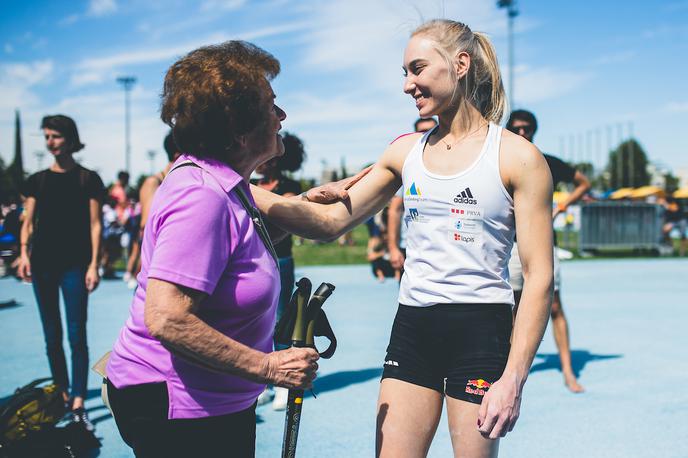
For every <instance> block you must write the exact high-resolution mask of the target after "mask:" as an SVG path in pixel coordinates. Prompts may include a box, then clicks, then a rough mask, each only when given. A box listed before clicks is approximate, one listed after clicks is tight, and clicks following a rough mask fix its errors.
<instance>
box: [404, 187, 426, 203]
mask: <svg viewBox="0 0 688 458" xmlns="http://www.w3.org/2000/svg"><path fill="white" fill-rule="evenodd" d="M404 200H408V201H411V202H420V201H423V200H425V198H424V197H423V193H422V192H421V190H420V186H416V183H415V182H413V183H411V186H409V187H408V188H407V189H406V192H405V193H404Z"/></svg>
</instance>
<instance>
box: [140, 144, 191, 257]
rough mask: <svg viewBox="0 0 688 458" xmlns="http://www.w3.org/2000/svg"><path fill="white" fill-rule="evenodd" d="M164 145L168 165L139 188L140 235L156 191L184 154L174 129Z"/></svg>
mask: <svg viewBox="0 0 688 458" xmlns="http://www.w3.org/2000/svg"><path fill="white" fill-rule="evenodd" d="M163 146H164V148H165V153H167V165H166V166H165V168H164V169H163V170H162V171H160V172H158V173H156V174H155V175H151V176H149V177H148V178H146V180H145V181H144V182H143V184H142V185H141V189H140V190H139V203H140V204H141V229H140V235H139V236H140V237H142V236H143V230H144V228H145V227H146V222H147V220H148V214H149V213H150V207H151V203H152V202H153V196H154V195H155V191H157V190H158V188H159V187H160V185H161V184H162V180H164V179H165V177H166V176H167V174H168V173H169V171H170V169H171V168H172V165H173V164H174V161H176V160H177V158H178V157H179V156H181V154H182V153H181V151H180V150H179V147H178V146H177V144H176V143H175V142H174V136H173V135H172V131H170V132H169V133H168V134H167V135H166V136H165V140H164V141H163ZM139 268H140V267H139Z"/></svg>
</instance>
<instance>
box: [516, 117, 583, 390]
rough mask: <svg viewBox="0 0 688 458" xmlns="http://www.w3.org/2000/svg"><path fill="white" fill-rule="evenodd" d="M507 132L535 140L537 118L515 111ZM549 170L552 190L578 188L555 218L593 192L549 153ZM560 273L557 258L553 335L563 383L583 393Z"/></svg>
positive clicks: (519, 285)
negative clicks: (573, 361)
mask: <svg viewBox="0 0 688 458" xmlns="http://www.w3.org/2000/svg"><path fill="white" fill-rule="evenodd" d="M507 129H509V130H510V131H511V132H513V133H515V134H517V135H520V136H521V137H523V138H525V139H526V140H528V141H529V142H532V141H533V137H534V136H535V132H536V131H537V119H535V115H533V113H531V112H529V111H526V110H516V111H514V112H512V113H511V116H510V117H509V121H508V122H507ZM544 157H545V160H546V161H547V165H548V166H549V170H550V172H551V174H552V183H553V188H556V186H557V184H559V183H573V184H574V185H575V186H576V187H575V189H574V190H573V192H571V193H570V194H569V196H568V197H567V198H566V200H565V201H563V202H561V203H559V204H558V205H557V206H556V207H555V208H554V210H553V211H552V218H555V217H556V216H557V215H558V214H559V213H561V212H564V211H566V209H567V208H568V207H569V206H570V205H572V204H574V203H576V202H578V201H579V200H580V199H581V197H583V196H584V195H585V193H586V192H588V190H589V189H590V181H588V178H587V177H586V176H585V175H584V174H583V173H582V172H581V171H579V170H576V169H575V168H573V167H571V166H570V165H568V164H567V163H566V162H564V161H562V160H561V159H559V158H557V157H554V156H550V155H549V154H544ZM554 244H555V246H556V237H555V238H554ZM519 248H520V244H519V245H518V246H517V245H516V243H514V248H513V251H512V253H511V259H510V260H509V276H510V278H509V282H510V283H511V287H512V288H513V289H514V297H515V301H516V305H515V307H514V313H516V312H517V311H518V305H519V302H520V299H521V293H522V291H523V269H522V268H521V265H520V262H519V255H518V253H519V252H518V249H519ZM560 289H561V271H560V268H559V259H558V258H557V256H556V255H555V256H554V296H553V298H552V312H551V315H552V331H553V333H554V341H555V342H556V344H557V349H558V350H559V359H560V360H561V371H562V373H563V374H564V383H565V384H566V386H567V387H568V389H569V390H571V391H573V392H574V393H582V392H583V391H584V389H583V386H582V385H581V384H580V383H578V380H577V379H576V374H575V373H574V372H573V367H572V366H571V349H570V343H569V324H568V322H567V321H566V315H565V314H564V308H563V306H562V305H561V294H560Z"/></svg>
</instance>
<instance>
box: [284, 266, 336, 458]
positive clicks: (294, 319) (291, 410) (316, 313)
mask: <svg viewBox="0 0 688 458" xmlns="http://www.w3.org/2000/svg"><path fill="white" fill-rule="evenodd" d="M296 287H297V289H296V291H295V292H294V295H293V296H292V299H291V301H290V303H289V307H288V310H285V312H284V314H283V316H282V318H281V319H280V323H279V324H278V326H277V331H276V333H275V334H276V337H277V341H278V342H279V343H285V342H284V341H285V340H287V339H286V334H287V332H288V331H289V330H290V329H291V344H292V346H294V347H311V348H315V337H316V336H324V337H327V338H328V339H329V340H330V346H329V347H328V348H327V350H325V351H324V352H322V353H320V356H321V357H323V358H326V359H327V358H330V357H331V356H332V355H333V354H334V351H335V349H336V348H337V339H336V338H335V336H334V332H333V331H332V327H331V326H330V323H329V322H328V321H327V317H326V316H325V312H324V311H323V310H322V306H323V304H324V303H325V301H326V300H327V298H328V297H330V295H331V294H332V291H334V285H331V284H329V283H323V284H321V285H320V286H319V287H318V289H317V290H316V291H315V293H314V294H313V297H312V298H311V299H310V301H308V302H306V301H307V299H308V296H310V293H311V282H310V280H308V279H307V278H302V279H301V280H299V281H298V282H297V283H296ZM303 394H304V392H303V390H301V389H290V390H289V399H288V401H287V412H286V417H285V423H284V439H283V442H282V458H294V457H295V456H296V442H297V439H298V435H299V424H300V422H301V409H302V408H303Z"/></svg>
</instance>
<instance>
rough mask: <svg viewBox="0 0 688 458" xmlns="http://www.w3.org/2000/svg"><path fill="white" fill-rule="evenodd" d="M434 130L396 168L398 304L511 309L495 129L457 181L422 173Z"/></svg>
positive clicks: (508, 233) (507, 220)
mask: <svg viewBox="0 0 688 458" xmlns="http://www.w3.org/2000/svg"><path fill="white" fill-rule="evenodd" d="M433 131H434V129H432V130H430V131H428V132H426V133H425V135H423V136H422V137H421V138H420V139H419V140H418V142H417V143H416V144H415V145H414V147H413V148H412V149H411V151H410V152H409V154H408V156H407V157H406V161H404V167H403V169H402V180H403V188H404V221H403V224H405V225H406V226H407V232H406V263H405V264H404V276H403V278H402V280H401V287H400V289H399V303H400V304H404V305H411V306H417V307H427V306H430V305H434V304H453V303H458V304H511V305H513V304H514V296H513V291H512V289H511V286H510V285H509V272H508V262H509V256H510V253H511V246H512V245H513V242H514V228H515V224H514V202H513V199H512V198H511V196H510V195H509V193H508V191H507V190H506V188H505V187H504V184H503V183H502V178H501V176H500V174H499V144H500V140H501V137H502V128H501V127H499V126H497V125H495V124H493V123H490V124H489V127H488V131H487V137H486V139H485V143H484V144H483V148H482V150H481V151H480V154H479V156H478V158H477V159H476V160H475V162H474V163H473V164H471V165H470V166H469V167H468V168H467V169H466V170H464V171H462V172H461V173H458V174H456V175H437V174H435V173H432V172H430V171H428V170H427V169H426V168H425V165H424V164H423V150H424V149H425V144H426V142H427V141H428V137H429V136H430V134H431V133H432V132H433Z"/></svg>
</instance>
